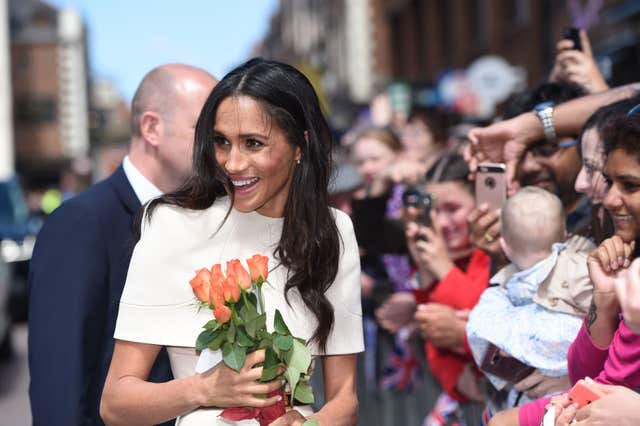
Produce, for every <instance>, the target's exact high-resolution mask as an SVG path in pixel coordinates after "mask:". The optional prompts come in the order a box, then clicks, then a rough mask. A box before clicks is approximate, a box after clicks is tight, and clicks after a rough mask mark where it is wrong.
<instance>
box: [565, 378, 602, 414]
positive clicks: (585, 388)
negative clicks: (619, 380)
mask: <svg viewBox="0 0 640 426" xmlns="http://www.w3.org/2000/svg"><path fill="white" fill-rule="evenodd" d="M603 396H605V393H604V392H602V391H601V390H600V389H598V388H596V387H595V386H592V385H591V383H589V382H587V381H586V380H584V379H581V380H578V382H577V383H576V384H575V385H573V387H572V388H571V390H570V391H569V394H568V397H569V401H571V402H572V403H575V404H578V407H579V408H582V407H584V406H585V405H588V404H591V403H592V402H593V401H596V400H598V399H600V398H602V397H603Z"/></svg>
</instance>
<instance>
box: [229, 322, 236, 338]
mask: <svg viewBox="0 0 640 426" xmlns="http://www.w3.org/2000/svg"><path fill="white" fill-rule="evenodd" d="M235 341H236V326H235V325H234V324H233V321H229V331H227V342H229V343H233V342H235Z"/></svg>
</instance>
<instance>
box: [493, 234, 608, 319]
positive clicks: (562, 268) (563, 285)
mask: <svg viewBox="0 0 640 426" xmlns="http://www.w3.org/2000/svg"><path fill="white" fill-rule="evenodd" d="M594 249H595V245H594V244H593V243H592V242H591V241H590V240H588V239H587V238H585V237H582V236H579V235H574V236H572V237H571V238H569V239H568V240H567V247H566V248H565V249H564V250H562V251H561V252H560V253H559V255H558V260H557V262H556V265H555V266H554V268H553V269H552V270H551V272H550V273H549V275H548V276H547V278H546V279H545V280H544V281H543V282H542V283H541V284H540V287H538V291H537V292H536V294H535V295H534V296H533V301H534V302H535V303H537V304H539V305H541V306H544V307H545V308H547V309H549V310H551V311H556V312H564V313H566V314H571V315H578V316H583V315H586V313H587V311H588V310H589V305H590V303H591V296H592V292H593V284H592V283H591V279H590V278H589V270H588V268H587V257H588V256H589V253H591V251H592V250H594ZM516 272H518V270H517V268H516V267H515V265H513V264H509V265H507V266H505V267H504V268H502V269H501V270H500V271H498V273H496V274H495V275H494V276H493V277H492V278H491V283H492V284H498V285H500V286H501V287H503V288H505V286H506V283H507V281H509V278H511V276H512V275H513V274H515V273H516Z"/></svg>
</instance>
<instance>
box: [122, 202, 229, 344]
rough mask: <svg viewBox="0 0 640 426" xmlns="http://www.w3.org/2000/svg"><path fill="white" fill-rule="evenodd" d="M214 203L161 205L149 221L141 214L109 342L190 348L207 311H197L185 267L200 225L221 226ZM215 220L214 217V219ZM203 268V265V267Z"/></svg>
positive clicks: (223, 210) (220, 208)
mask: <svg viewBox="0 0 640 426" xmlns="http://www.w3.org/2000/svg"><path fill="white" fill-rule="evenodd" d="M223 204H224V203H216V205H214V206H213V207H211V208H209V209H207V210H201V211H191V210H185V209H181V208H178V207H173V206H167V205H160V206H157V207H156V209H155V210H154V211H153V214H152V216H151V219H150V220H149V219H148V214H147V213H146V212H145V215H144V219H143V223H142V230H141V238H140V240H139V241H138V243H137V244H136V246H135V249H134V251H133V255H132V257H131V262H130V264H129V271H128V273H127V279H126V282H125V286H124V290H123V292H122V297H121V298H120V307H119V312H118V319H117V322H116V329H115V333H114V337H115V338H116V339H120V340H127V341H131V342H139V343H148V344H156V345H163V346H186V347H193V346H195V342H196V339H197V337H198V334H200V332H201V331H202V326H203V324H205V323H206V322H207V321H208V320H210V319H212V318H213V317H212V316H211V311H210V310H208V309H198V306H197V300H196V299H195V297H194V295H193V291H192V289H191V286H190V285H189V280H190V279H191V278H192V277H193V275H194V272H195V271H194V268H193V267H191V265H189V267H187V266H186V265H185V259H188V258H189V257H193V256H190V255H189V253H190V252H192V253H193V252H194V251H195V250H194V248H193V246H192V245H193V242H194V241H198V240H199V237H198V236H197V235H196V233H197V232H202V228H203V226H202V225H203V223H212V222H213V221H215V220H216V218H217V216H220V218H219V221H221V220H222V218H223V217H224V214H225V213H226V209H227V207H228V206H225V205H223ZM214 216H215V217H214ZM202 264H203V265H204V263H202Z"/></svg>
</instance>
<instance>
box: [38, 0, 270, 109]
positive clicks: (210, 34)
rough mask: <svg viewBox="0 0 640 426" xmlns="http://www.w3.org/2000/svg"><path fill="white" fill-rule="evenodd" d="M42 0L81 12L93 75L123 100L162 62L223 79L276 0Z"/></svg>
mask: <svg viewBox="0 0 640 426" xmlns="http://www.w3.org/2000/svg"><path fill="white" fill-rule="evenodd" d="M45 1H46V2H47V3H49V4H51V5H53V6H55V7H60V8H74V9H76V10H78V11H79V12H80V14H81V15H82V16H83V18H84V21H85V24H86V26H87V29H88V38H89V40H88V41H89V62H90V67H91V73H92V76H93V77H98V78H108V79H110V80H112V81H113V82H114V84H115V86H116V88H117V89H118V91H119V92H120V93H121V94H122V96H123V97H124V98H125V100H127V101H130V100H131V97H132V96H133V93H134V92H135V90H136V87H137V86H138V83H139V82H140V80H141V79H142V77H143V76H144V75H145V74H146V73H147V71H149V70H151V69H152V68H154V67H155V66H157V65H159V64H162V63H167V62H182V63H187V64H190V65H195V66H199V67H202V68H204V69H205V70H207V71H209V72H210V73H212V74H213V75H215V76H216V77H217V78H218V79H220V78H222V77H223V76H224V74H226V73H227V72H228V71H230V70H231V69H232V68H233V67H234V66H236V65H239V64H240V63H242V62H243V61H244V60H246V59H248V58H249V54H250V53H251V48H252V47H253V45H254V44H255V43H256V42H257V41H259V40H260V39H262V37H263V36H264V35H265V34H266V32H267V29H268V26H269V19H270V17H271V15H272V14H273V12H275V10H276V8H277V6H278V1H277V0H233V1H229V0H45Z"/></svg>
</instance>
